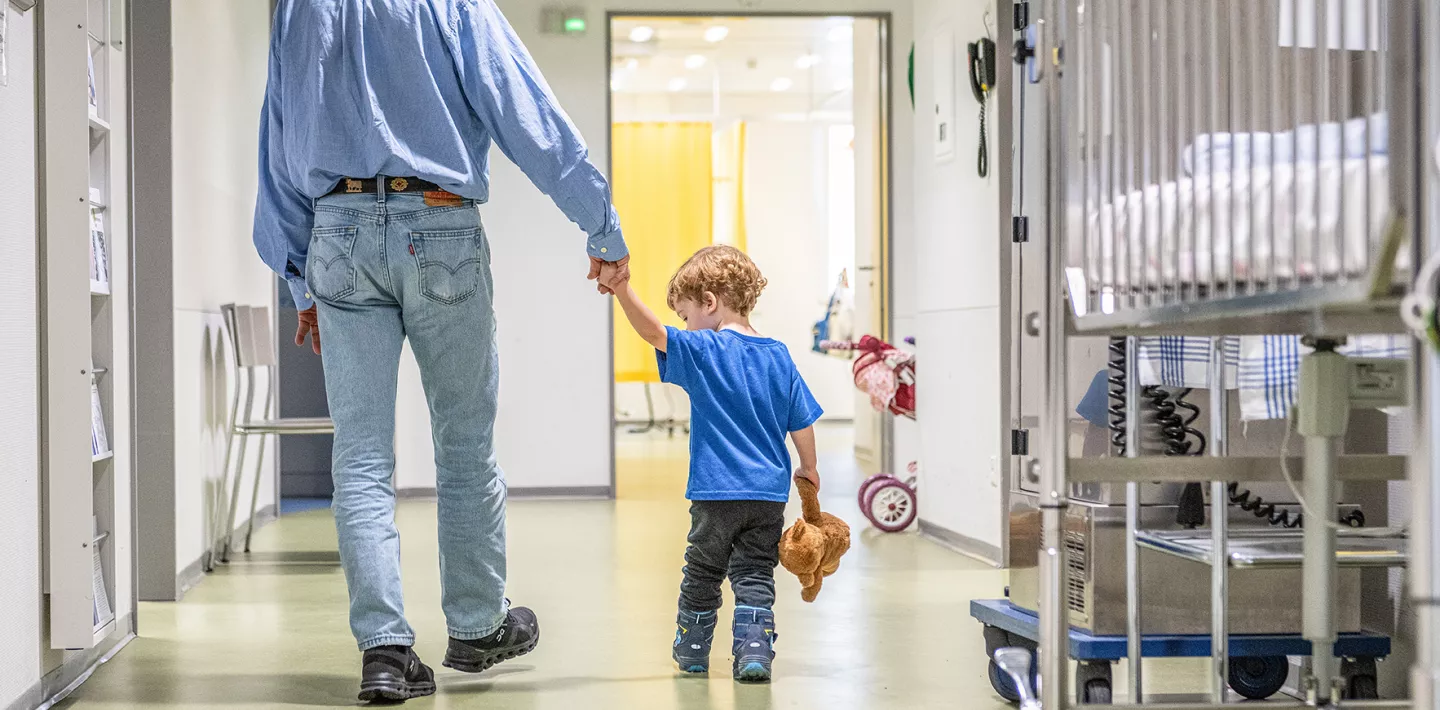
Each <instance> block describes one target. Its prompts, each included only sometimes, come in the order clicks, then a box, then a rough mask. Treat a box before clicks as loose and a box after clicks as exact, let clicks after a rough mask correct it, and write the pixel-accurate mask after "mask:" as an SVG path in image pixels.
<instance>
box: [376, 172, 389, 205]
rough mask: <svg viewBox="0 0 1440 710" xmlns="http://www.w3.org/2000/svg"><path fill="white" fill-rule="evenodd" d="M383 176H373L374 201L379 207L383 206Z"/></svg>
mask: <svg viewBox="0 0 1440 710" xmlns="http://www.w3.org/2000/svg"><path fill="white" fill-rule="evenodd" d="M385 180H386V178H385V176H384V175H376V176H375V202H376V203H378V204H379V205H380V206H381V207H384V206H385Z"/></svg>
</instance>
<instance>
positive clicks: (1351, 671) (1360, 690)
mask: <svg viewBox="0 0 1440 710" xmlns="http://www.w3.org/2000/svg"><path fill="white" fill-rule="evenodd" d="M1340 675H1341V676H1343V677H1344V678H1345V699H1346V700H1379V699H1380V683H1379V682H1378V681H1377V680H1376V678H1377V677H1378V676H1377V675H1376V669H1375V659H1374V658H1355V659H1350V658H1347V659H1345V660H1344V661H1341V663H1340Z"/></svg>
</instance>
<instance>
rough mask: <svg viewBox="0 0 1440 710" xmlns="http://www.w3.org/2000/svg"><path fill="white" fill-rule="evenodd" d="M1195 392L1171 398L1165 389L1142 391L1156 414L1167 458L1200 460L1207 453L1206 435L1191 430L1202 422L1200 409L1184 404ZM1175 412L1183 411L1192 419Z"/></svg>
mask: <svg viewBox="0 0 1440 710" xmlns="http://www.w3.org/2000/svg"><path fill="white" fill-rule="evenodd" d="M1193 391H1194V390H1189V389H1184V390H1180V391H1179V392H1176V393H1175V394H1173V395H1172V394H1170V393H1169V392H1167V391H1166V390H1165V388H1163V387H1155V386H1150V387H1146V388H1144V389H1143V390H1141V391H1140V396H1141V397H1143V398H1145V401H1146V404H1148V405H1149V406H1150V408H1151V409H1153V410H1154V411H1155V420H1156V422H1157V423H1158V424H1159V425H1160V440H1161V442H1162V443H1163V444H1164V446H1165V455H1166V456H1201V455H1204V453H1205V445H1206V443H1207V442H1206V440H1205V434H1204V433H1202V432H1201V431H1200V430H1199V429H1196V428H1195V427H1193V426H1191V425H1192V424H1194V423H1195V420H1196V419H1199V418H1200V408H1199V407H1197V406H1195V405H1194V404H1191V403H1190V402H1187V401H1185V398H1186V397H1187V396H1189V395H1190V393H1191V392H1193ZM1176 410H1184V411H1186V412H1188V413H1189V416H1188V417H1185V416H1181V415H1179V414H1177V413H1176ZM1192 447H1193V450H1192Z"/></svg>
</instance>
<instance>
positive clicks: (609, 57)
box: [604, 10, 895, 499]
mask: <svg viewBox="0 0 1440 710" xmlns="http://www.w3.org/2000/svg"><path fill="white" fill-rule="evenodd" d="M624 17H651V18H657V19H672V18H699V17H737V18H752V17H755V18H797V19H811V18H827V17H849V18H853V19H869V20H876V21H877V22H879V25H880V133H881V135H880V175H881V180H880V183H881V185H880V244H879V246H878V249H877V253H878V256H879V262H880V263H879V269H880V278H881V279H882V283H881V288H880V294H879V295H880V303H879V312H880V324H879V325H880V337H881V339H884V340H887V341H888V340H890V338H891V331H892V330H893V329H894V325H895V311H894V302H895V280H894V278H893V276H894V248H893V245H892V242H893V234H894V230H895V211H894V209H893V205H894V200H893V199H892V193H893V191H894V188H895V161H894V155H895V146H894V141H895V131H894V126H893V124H892V120H893V118H894V114H895V110H894V109H895V107H894V100H895V91H894V87H893V85H892V82H891V81H890V72H891V69H892V67H893V66H894V59H895V58H894V56H893V52H894V50H895V47H894V42H893V41H892V33H891V28H892V26H893V24H894V13H893V12H889V11H869V12H863V11H862V12H819V11H804V10H774V11H764V10H749V11H740V12H736V11H726V10H717V11H714V12H702V11H697V10H606V11H605V76H604V80H605V82H606V84H605V144H606V151H605V176H606V178H607V179H609V180H610V184H611V185H614V184H615V174H614V171H615V158H614V150H613V148H614V144H613V141H612V140H611V135H612V130H613V128H612V127H613V126H614V124H615V91H614V90H613V89H611V88H610V84H609V82H610V69H611V67H612V66H613V65H614V62H615V34H614V27H615V20H616V19H619V18H624ZM605 317H606V320H607V322H609V324H610V329H609V334H610V339H609V348H608V350H607V351H606V353H607V357H608V361H609V363H610V364H609V369H608V376H609V378H610V496H609V497H610V498H611V499H614V498H616V497H618V493H617V486H618V484H617V481H616V476H617V473H618V469H619V451H618V447H619V439H618V436H617V435H616V430H617V429H618V426H619V418H618V417H617V416H616V415H615V401H616V395H615V385H616V383H615V325H616V323H615V309H614V308H610V309H608V310H607V312H606V315H605ZM881 422H882V424H881V429H880V456H879V459H880V466H881V469H882V470H894V468H895V466H894V464H895V462H894V461H893V460H892V459H893V457H894V450H895V446H894V443H895V420H894V418H892V417H884V418H882V419H881Z"/></svg>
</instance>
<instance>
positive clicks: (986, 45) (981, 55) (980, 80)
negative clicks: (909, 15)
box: [969, 37, 996, 178]
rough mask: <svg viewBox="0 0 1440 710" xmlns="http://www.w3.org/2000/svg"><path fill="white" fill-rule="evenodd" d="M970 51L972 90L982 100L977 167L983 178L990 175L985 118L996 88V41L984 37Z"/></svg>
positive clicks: (979, 100)
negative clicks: (992, 92) (988, 104)
mask: <svg viewBox="0 0 1440 710" xmlns="http://www.w3.org/2000/svg"><path fill="white" fill-rule="evenodd" d="M969 53H970V90H971V91H972V92H974V93H975V100H976V101H978V102H980V155H979V160H978V163H977V166H976V167H977V171H978V172H979V173H980V177H982V178H983V177H989V175H990V148H989V146H988V145H987V143H988V138H987V137H986V135H985V118H986V102H987V100H988V98H989V96H990V92H991V91H993V90H994V89H995V64H996V56H995V42H994V41H993V40H991V39H990V38H988V37H982V38H980V39H979V40H978V41H975V42H971V43H970V47H969Z"/></svg>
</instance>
